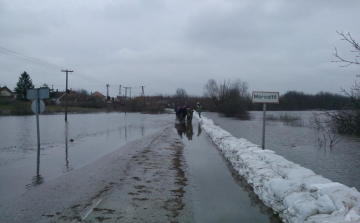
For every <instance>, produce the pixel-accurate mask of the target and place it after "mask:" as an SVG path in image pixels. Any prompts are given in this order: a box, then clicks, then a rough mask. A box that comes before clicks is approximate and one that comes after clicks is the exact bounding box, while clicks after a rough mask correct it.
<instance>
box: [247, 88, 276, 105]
mask: <svg viewBox="0 0 360 223" xmlns="http://www.w3.org/2000/svg"><path fill="white" fill-rule="evenodd" d="M252 103H273V104H279V92H266V91H253V93H252Z"/></svg>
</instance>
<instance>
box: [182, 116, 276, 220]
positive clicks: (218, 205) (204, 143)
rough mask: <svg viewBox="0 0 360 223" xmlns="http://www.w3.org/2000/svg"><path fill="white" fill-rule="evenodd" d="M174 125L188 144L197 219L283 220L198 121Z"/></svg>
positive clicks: (190, 181)
mask: <svg viewBox="0 0 360 223" xmlns="http://www.w3.org/2000/svg"><path fill="white" fill-rule="evenodd" d="M175 129H176V131H177V132H178V134H179V136H180V137H181V138H182V139H183V143H184V144H185V148H184V157H185V162H186V164H187V166H188V172H189V175H190V177H189V185H188V190H192V192H191V194H192V197H191V200H193V201H194V207H195V213H196V214H195V216H196V222H239V221H240V222H272V223H275V222H279V223H280V222H282V221H281V219H280V218H279V217H278V215H274V214H273V211H272V209H271V208H269V207H267V206H265V205H264V204H263V203H262V202H261V201H260V200H259V198H258V197H257V195H256V194H255V193H254V191H253V189H252V187H251V186H250V185H249V184H248V183H247V182H246V180H245V179H244V178H242V177H241V176H240V175H239V174H238V173H237V171H236V170H235V169H234V168H233V167H232V166H231V164H230V162H229V161H227V160H226V158H225V157H224V156H223V155H222V154H221V152H220V151H219V150H218V149H217V148H216V147H215V146H214V145H213V144H212V142H211V140H210V138H209V137H208V136H207V135H206V133H205V132H202V130H201V126H200V125H199V122H198V121H196V120H194V121H193V123H177V124H175ZM194 129H195V130H196V131H195V133H194ZM185 196H186V193H185Z"/></svg>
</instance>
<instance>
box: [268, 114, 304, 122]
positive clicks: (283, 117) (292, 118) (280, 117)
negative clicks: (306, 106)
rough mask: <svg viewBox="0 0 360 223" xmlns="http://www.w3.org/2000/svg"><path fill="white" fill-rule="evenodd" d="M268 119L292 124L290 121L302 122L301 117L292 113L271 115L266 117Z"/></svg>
mask: <svg viewBox="0 0 360 223" xmlns="http://www.w3.org/2000/svg"><path fill="white" fill-rule="evenodd" d="M266 119H267V120H272V121H283V122H290V121H295V120H301V116H300V115H293V114H290V113H287V112H285V113H279V114H276V115H275V114H269V115H266Z"/></svg>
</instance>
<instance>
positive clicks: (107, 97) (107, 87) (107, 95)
mask: <svg viewBox="0 0 360 223" xmlns="http://www.w3.org/2000/svg"><path fill="white" fill-rule="evenodd" d="M106 89H107V90H106V91H107V93H106V104H107V101H108V99H109V84H107V85H106Z"/></svg>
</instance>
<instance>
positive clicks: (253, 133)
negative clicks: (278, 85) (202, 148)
mask: <svg viewBox="0 0 360 223" xmlns="http://www.w3.org/2000/svg"><path fill="white" fill-rule="evenodd" d="M279 113H280V114H281V113H282V114H285V113H286V114H288V115H289V116H292V117H298V118H300V119H299V120H295V122H284V121H279V120H275V121H273V120H267V121H266V123H267V124H266V139H265V147H266V149H270V150H273V151H275V152H276V154H278V155H281V156H283V157H285V158H286V159H288V160H290V161H293V162H295V163H298V164H300V165H301V166H303V167H306V168H308V169H311V170H313V171H314V172H315V173H316V174H319V175H322V176H324V177H326V178H328V179H330V180H332V181H334V182H339V183H342V184H345V185H347V186H349V187H356V188H357V189H358V190H359V189H360V172H359V169H360V162H359V160H360V139H359V138H356V137H351V136H344V135H339V137H340V138H341V139H342V141H340V142H339V143H338V144H336V145H335V146H334V147H333V148H329V147H320V146H319V144H318V141H319V140H322V139H323V133H322V132H321V131H318V130H316V129H315V128H311V127H309V124H308V119H310V118H311V117H312V112H310V111H306V112H266V114H267V115H273V116H277V115H279ZM203 115H204V116H205V117H207V118H210V119H212V120H213V121H214V123H215V124H216V125H219V126H220V127H221V128H223V129H224V130H226V131H228V132H229V133H231V134H232V135H233V136H235V137H236V138H245V139H247V140H249V141H250V142H252V143H255V144H257V145H261V140H262V112H250V115H251V116H252V119H251V120H237V119H231V118H224V117H220V116H219V115H218V114H217V113H203Z"/></svg>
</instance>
